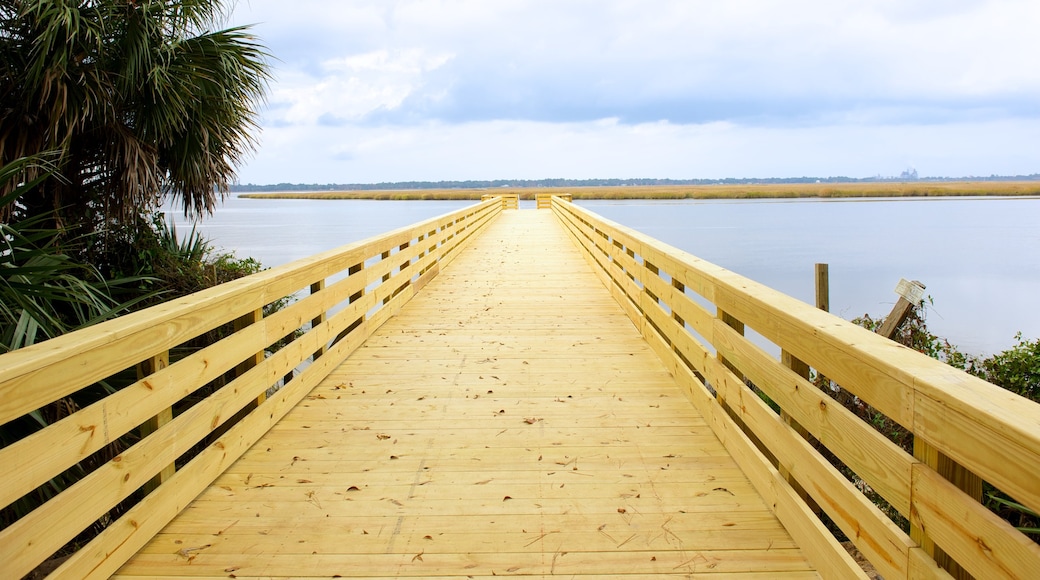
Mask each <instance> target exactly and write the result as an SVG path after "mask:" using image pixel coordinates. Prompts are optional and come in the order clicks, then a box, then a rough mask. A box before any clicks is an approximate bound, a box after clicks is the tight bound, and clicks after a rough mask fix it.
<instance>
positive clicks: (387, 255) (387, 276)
mask: <svg viewBox="0 0 1040 580" xmlns="http://www.w3.org/2000/svg"><path fill="white" fill-rule="evenodd" d="M379 257H380V259H382V260H387V259H389V258H390V251H389V250H387V251H385V252H383V253H382V254H380V255H379ZM389 279H390V272H387V273H386V274H383V282H386V281H387V280H389ZM390 298H391V297H390V296H389V295H388V296H387V297H386V298H383V304H386V303H388V302H390Z"/></svg>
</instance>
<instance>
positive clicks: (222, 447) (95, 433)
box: [0, 199, 504, 578]
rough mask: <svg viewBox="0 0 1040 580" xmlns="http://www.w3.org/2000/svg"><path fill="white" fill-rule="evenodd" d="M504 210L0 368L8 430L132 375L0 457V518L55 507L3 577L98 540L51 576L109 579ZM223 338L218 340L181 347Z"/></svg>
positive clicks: (149, 316)
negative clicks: (28, 502)
mask: <svg viewBox="0 0 1040 580" xmlns="http://www.w3.org/2000/svg"><path fill="white" fill-rule="evenodd" d="M503 207H504V204H503V202H502V200H499V199H495V200H491V201H486V202H482V203H480V204H476V205H473V206H470V207H468V208H465V209H462V210H459V211H456V212H452V213H449V214H445V215H443V216H440V217H437V218H434V219H431V220H427V221H424V222H420V223H418V224H415V225H412V226H408V227H405V228H401V229H398V230H395V231H392V232H389V233H387V234H383V235H380V236H377V237H373V238H370V239H367V240H364V241H360V242H357V243H353V244H349V245H347V246H344V247H342V248H339V249H335V250H332V251H328V252H325V253H321V254H318V255H315V256H312V257H309V258H305V259H303V260H299V261H296V262H293V263H291V264H287V265H285V266H280V267H277V268H273V269H270V270H265V271H263V272H260V273H257V274H254V275H252V276H248V277H246V278H242V279H240V280H236V281H233V282H230V283H227V284H222V285H220V286H217V287H214V288H211V289H208V290H205V291H202V292H199V293H196V294H192V295H190V296H186V297H183V298H178V299H176V300H172V301H170V302H167V303H164V304H161V305H158V306H155V307H152V308H149V309H147V310H142V311H139V312H135V313H132V314H128V315H126V316H123V317H120V318H118V319H115V320H112V321H108V322H105V323H102V324H98V325H96V326H93V327H90V328H87V329H84V330H80V331H77V332H74V333H70V334H67V335H64V336H60V337H57V338H54V339H51V340H48V341H45V342H42V343H39V344H36V345H33V346H30V347H27V348H24V349H21V350H16V351H13V352H10V353H7V354H4V355H2V356H0V425H7V426H8V427H10V426H11V425H20V424H26V423H30V424H31V423H33V420H30V419H31V418H32V417H34V416H37V415H38V414H39V410H40V409H41V408H46V407H47V406H48V405H54V404H58V403H61V402H63V401H70V400H72V399H70V397H78V396H80V395H82V394H83V393H85V392H87V391H92V390H97V389H96V385H97V384H98V383H99V381H109V382H110V383H114V382H117V381H115V379H113V377H118V376H124V377H125V376H126V375H127V373H131V374H133V373H135V372H136V373H137V377H139V378H138V379H137V380H133V379H132V378H131V379H129V381H125V382H129V383H130V384H129V385H128V386H125V387H124V388H120V389H118V390H114V392H111V393H109V394H106V395H105V396H99V397H94V399H96V400H93V401H92V402H90V403H89V404H82V405H81V407H82V408H79V409H78V410H75V411H74V412H72V413H71V414H69V415H68V416H66V417H64V418H62V419H60V420H57V421H54V422H52V423H50V424H48V425H46V426H45V427H42V428H39V429H38V430H35V431H34V432H30V433H27V434H26V435H25V436H24V437H21V438H19V439H18V440H16V441H14V442H9V443H8V444H7V445H6V446H5V447H3V448H2V449H0V465H3V467H4V471H3V474H2V475H0V499H2V501H0V507H7V508H10V507H11V506H12V505H13V504H16V503H17V502H24V501H25V499H26V498H27V497H30V496H31V497H43V498H48V496H50V497H49V499H46V501H45V502H44V503H42V505H39V506H38V507H35V509H32V510H31V511H28V512H27V513H25V514H24V515H22V516H21V517H20V518H18V519H16V520H15V521H13V522H12V523H10V524H9V525H8V526H7V527H6V528H4V529H3V530H0V571H2V574H0V576H3V577H5V578H21V577H22V576H24V575H25V574H27V573H29V572H30V571H32V570H34V569H35V568H36V567H37V566H38V565H40V564H41V563H42V562H44V561H46V560H49V559H51V558H52V556H53V555H54V554H55V553H57V552H59V551H60V550H62V549H63V548H67V546H69V545H70V543H79V540H77V538H81V537H82V536H81V534H83V532H84V531H85V530H89V529H95V530H97V529H100V528H103V531H101V532H100V533H99V534H98V535H97V536H96V537H95V538H93V539H92V540H90V541H89V543H87V544H86V545H84V546H82V547H81V548H80V549H78V550H77V551H75V552H74V553H73V554H72V555H71V557H70V558H69V559H68V560H66V561H65V562H64V563H63V564H61V566H60V567H58V568H57V570H55V571H54V572H53V574H52V576H53V577H56V578H65V577H68V578H95V577H96V578H107V577H108V576H109V575H111V574H112V573H113V572H115V570H116V569H117V568H118V567H119V566H120V565H122V564H123V563H124V562H125V561H126V560H127V559H129V558H130V556H132V555H133V554H134V553H135V552H136V551H137V550H138V549H139V548H140V547H141V546H143V545H144V543H145V542H146V541H147V540H148V539H150V538H151V537H152V536H154V535H155V534H156V533H157V532H158V531H159V530H160V529H161V528H162V527H163V526H164V525H165V524H166V523H168V522H169V521H170V520H171V519H172V518H173V517H174V516H175V515H176V514H177V513H179V512H180V510H182V509H183V508H184V507H185V506H186V505H187V504H188V503H189V502H190V501H192V500H193V499H194V498H195V497H196V496H197V495H198V494H199V493H200V492H201V491H202V490H203V489H204V488H205V487H206V486H207V485H209V483H211V482H212V481H213V480H214V479H215V478H216V477H217V476H218V475H219V474H220V473H221V472H222V471H224V470H225V469H226V468H227V467H228V466H229V465H230V464H231V463H232V462H234V461H235V460H236V459H237V458H238V457H239V456H240V455H241V454H242V453H243V452H244V451H245V450H246V449H248V448H249V447H250V446H251V445H252V444H253V443H254V442H255V441H256V440H257V439H258V438H259V437H260V436H261V435H262V434H263V433H265V432H266V431H267V430H268V429H269V428H270V427H271V426H272V425H273V424H274V423H276V422H277V421H278V420H279V419H280V418H281V417H282V416H284V415H285V413H286V412H288V411H289V410H290V409H291V408H292V407H293V406H294V405H295V404H296V403H298V402H299V401H300V400H301V399H302V398H303V397H304V396H305V395H306V394H307V393H308V392H309V391H310V390H311V389H312V388H313V387H314V386H315V385H317V384H318V382H319V381H321V380H322V379H323V378H325V376H327V375H328V373H329V372H330V371H331V370H332V369H333V368H334V367H335V366H336V365H337V364H339V363H340V362H341V361H342V360H343V359H344V358H346V356H347V355H348V354H350V353H351V352H352V351H353V350H354V349H356V348H357V347H358V346H359V345H360V344H361V342H362V341H363V340H364V339H365V338H367V337H368V336H369V335H370V334H371V333H372V332H373V331H374V330H375V329H376V328H378V327H379V326H380V325H381V324H382V323H383V322H384V321H386V320H387V319H388V318H389V317H391V316H392V315H393V314H394V313H395V312H397V311H398V309H399V308H400V307H401V306H402V305H403V304H404V303H405V302H406V301H407V300H408V299H409V298H410V297H411V296H412V295H413V294H414V293H415V292H416V291H417V290H418V289H419V288H421V287H422V286H423V285H424V284H426V283H427V282H428V281H429V280H430V279H431V278H432V277H433V276H435V275H436V274H437V273H438V272H439V271H440V269H441V268H442V267H443V266H444V265H445V264H447V263H448V261H450V260H451V259H452V258H454V257H455V256H456V255H457V254H458V252H459V249H460V247H461V245H462V244H463V243H465V242H466V241H467V240H469V239H471V237H472V236H473V235H474V234H475V233H477V232H479V231H481V230H482V229H483V228H484V227H485V226H487V225H488V224H489V223H490V222H491V221H492V220H493V219H494V218H495V217H497V216H498V215H500V213H501V211H502V209H503ZM297 295H303V296H302V297H300V298H299V299H297V300H295V301H286V299H287V298H288V297H294V296H297ZM286 302H288V303H287V304H286ZM273 303H280V304H282V305H283V306H282V307H281V308H279V309H276V310H273V312H268V314H269V315H268V316H264V310H265V307H267V306H268V305H271V304H273ZM268 310H269V311H270V310H272V309H270V308H268ZM217 329H223V331H224V333H225V334H226V336H224V337H223V338H221V339H220V340H219V341H218V342H216V343H214V344H211V345H209V346H205V347H202V348H201V349H195V350H189V351H185V350H184V349H182V348H181V347H182V346H183V345H185V344H186V343H189V342H190V341H192V340H193V339H195V338H196V337H199V336H201V335H205V334H207V333H212V332H213V331H215V330H217ZM171 359H172V360H171ZM135 369H136V370H135ZM215 381H216V382H215ZM66 406H67V407H68V406H71V403H66ZM8 431H11V429H8ZM120 442H121V443H122V448H121V451H120V452H119V454H118V455H116V456H115V457H114V458H110V459H106V460H104V461H100V462H99V461H94V462H93V463H95V464H98V465H96V466H94V467H93V468H90V467H85V465H86V464H88V463H91V462H90V461H88V460H89V459H92V458H94V459H96V458H97V457H98V452H99V451H102V450H103V449H105V448H108V447H110V446H112V445H113V444H116V443H120ZM56 478H62V480H63V481H66V482H67V483H68V485H67V486H63V487H64V488H63V489H55V485H54V482H55V481H56ZM69 479H74V481H71V482H68V481H67V480H69ZM142 496H143V498H142ZM128 498H130V499H131V500H133V499H135V498H140V500H139V502H138V503H136V505H133V506H132V507H130V506H128V505H127V500H128ZM114 510H115V511H114Z"/></svg>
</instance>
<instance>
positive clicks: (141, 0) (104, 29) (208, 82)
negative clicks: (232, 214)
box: [0, 0, 269, 228]
mask: <svg viewBox="0 0 1040 580" xmlns="http://www.w3.org/2000/svg"><path fill="white" fill-rule="evenodd" d="M223 16H224V9H223V7H222V3H221V2H220V0H2V2H0V166H3V165H6V164H8V163H10V162H12V161H14V160H15V159H18V158H21V157H27V156H30V155H33V154H37V153H39V152H42V151H47V150H57V151H59V152H60V159H59V161H58V162H57V166H58V173H59V176H58V177H59V178H55V179H47V180H45V181H44V182H43V183H42V184H41V185H40V186H38V187H35V188H33V189H32V190H31V191H29V192H27V193H25V194H24V195H22V196H21V197H20V198H19V200H18V202H17V203H16V204H15V203H8V204H6V205H5V206H4V207H0V219H3V220H7V219H10V218H11V216H12V215H14V214H15V213H21V214H25V215H27V216H31V215H39V214H46V213H49V212H52V211H57V212H59V213H57V214H55V215H58V216H60V217H59V219H58V223H59V225H60V224H62V223H64V225H79V226H90V227H94V228H98V227H99V226H100V227H104V226H106V225H111V224H123V223H129V222H132V221H134V220H135V219H137V218H139V217H140V216H142V215H147V214H148V213H150V212H151V211H153V210H154V209H155V208H157V207H158V205H159V203H160V202H161V201H162V200H163V198H164V197H166V196H172V197H173V198H174V199H175V200H177V201H179V202H180V203H181V204H182V205H183V207H184V211H185V213H186V214H193V215H200V214H202V213H208V212H211V211H212V209H213V208H214V206H215V203H216V201H217V200H218V199H219V197H220V196H221V195H223V194H225V193H226V192H227V190H228V186H229V183H231V182H232V181H233V179H234V170H235V166H236V165H237V164H238V162H240V161H241V159H242V158H243V156H244V155H246V154H248V153H250V152H251V151H252V150H253V148H254V147H255V129H256V128H257V125H256V119H257V113H256V106H257V105H258V104H259V101H260V100H262V98H263V96H264V92H265V89H266V86H267V81H268V80H269V68H268V64H267V54H266V52H265V49H264V48H263V47H262V46H260V45H259V44H258V43H257V41H256V39H255V38H254V37H253V36H251V35H250V33H249V30H248V28H247V27H236V28H230V29H226V30H216V31H214V30H212V29H213V28H214V27H215V26H214V25H215V24H216V23H217V22H218V21H219V20H220V19H221V18H222V17H223ZM35 177H36V175H34V174H32V173H31V172H30V173H29V174H27V175H25V179H23V180H22V181H30V180H32V179H34V178H35ZM12 183H13V184H14V185H16V183H14V182H12ZM12 187H13V185H12ZM9 192H10V190H7V191H0V195H2V194H5V193H9Z"/></svg>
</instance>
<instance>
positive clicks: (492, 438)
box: [117, 211, 811, 578]
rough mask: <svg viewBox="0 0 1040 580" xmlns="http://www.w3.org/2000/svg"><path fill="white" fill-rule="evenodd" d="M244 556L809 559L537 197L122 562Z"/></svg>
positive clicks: (560, 568) (195, 565)
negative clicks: (534, 206) (535, 204)
mask: <svg viewBox="0 0 1040 580" xmlns="http://www.w3.org/2000/svg"><path fill="white" fill-rule="evenodd" d="M226 570H234V571H235V574H236V575H241V576H292V575H302V576H315V577H328V576H330V575H340V576H342V577H351V576H388V577H400V576H416V577H431V576H455V577H465V576H474V577H491V576H493V575H496V574H500V575H539V576H541V575H545V576H548V575H552V574H561V575H567V576H570V575H574V574H593V575H603V576H607V575H612V574H614V573H617V572H618V571H621V570H623V571H624V572H625V573H626V574H661V573H663V574H683V575H685V574H690V573H695V572H698V571H700V572H710V571H714V572H762V571H769V572H771V574H770V575H771V576H773V577H786V576H787V574H790V575H791V576H792V577H805V576H807V575H810V572H809V571H810V570H811V568H810V566H809V564H808V563H807V562H806V560H805V558H804V556H803V555H802V553H801V551H800V550H799V549H798V547H797V546H795V545H794V543H793V542H792V540H791V538H790V536H789V535H788V534H787V533H786V531H785V530H784V528H783V527H782V526H781V525H780V523H779V522H778V521H777V519H776V517H775V516H774V515H773V514H772V512H770V510H769V508H768V507H767V506H766V505H765V503H764V502H763V501H762V498H761V497H760V496H759V495H758V493H757V492H756V491H755V489H754V487H752V486H751V484H750V483H749V482H748V480H747V477H746V476H745V475H744V474H743V473H742V472H741V471H740V469H739V468H738V467H737V465H736V464H735V462H734V461H733V459H732V458H731V457H729V455H728V453H727V452H726V450H725V448H724V447H723V446H722V444H721V443H720V442H719V440H718V438H717V437H716V436H715V435H714V434H713V433H712V431H711V429H710V428H709V427H708V425H707V424H706V423H705V421H704V419H703V418H702V417H701V416H700V415H699V414H698V413H697V411H696V410H695V409H694V408H693V407H692V406H691V405H690V404H689V402H688V401H686V399H685V397H684V396H683V394H682V392H681V391H680V389H679V388H678V387H677V386H676V384H675V382H674V380H673V379H672V377H671V376H670V375H669V373H668V371H667V370H665V368H664V366H663V365H662V364H661V361H660V360H659V359H658V358H657V356H656V355H655V354H654V353H653V351H651V350H650V348H649V346H648V345H647V343H646V341H644V340H643V339H642V337H641V336H640V335H639V332H638V331H637V330H636V328H635V327H634V326H633V325H632V323H631V322H630V321H629V320H628V318H627V317H626V316H625V314H624V312H622V310H621V308H620V307H619V306H618V305H617V303H616V302H614V300H613V299H612V298H611V296H610V294H609V293H608V292H607V290H606V289H605V288H604V287H603V285H602V284H599V283H598V280H597V279H596V278H595V276H594V275H593V274H592V271H591V270H590V268H589V266H588V264H586V263H585V261H584V260H583V259H582V258H581V256H580V255H579V254H578V252H577V250H576V249H575V248H574V245H573V243H572V242H571V240H569V239H568V238H567V235H566V233H565V232H564V231H563V229H562V228H560V227H559V225H558V224H557V223H556V220H555V217H554V216H553V215H552V214H551V213H549V212H534V211H522V212H509V213H507V214H505V215H503V216H502V217H501V218H500V219H498V220H496V222H495V223H494V224H492V225H491V226H490V227H489V229H488V231H487V232H486V233H485V234H483V235H482V236H480V238H479V239H478V240H476V241H475V242H474V243H473V245H471V246H470V247H469V248H468V249H467V251H466V252H465V254H463V255H462V256H460V257H459V258H458V259H457V260H456V261H455V262H454V263H453V264H452V266H451V267H450V268H449V269H447V270H445V271H444V272H442V273H441V275H439V276H438V277H437V278H436V279H435V280H434V281H433V282H431V283H430V284H429V286H427V287H426V288H425V289H424V290H423V292H421V293H420V294H419V295H417V296H416V297H415V298H414V299H413V300H412V301H411V302H409V303H408V304H407V305H406V306H405V307H404V308H403V309H402V310H401V312H400V313H399V314H398V315H397V316H395V317H394V318H393V319H391V320H390V321H389V322H387V323H386V324H385V325H383V327H382V328H380V329H379V331H378V332H376V334H375V335H373V336H372V337H371V338H369V339H368V341H367V342H366V343H365V344H364V345H363V346H362V347H361V348H359V349H358V350H357V351H356V352H355V353H354V354H353V355H351V356H350V357H349V358H348V359H347V360H346V361H344V363H343V364H342V365H340V366H339V367H338V368H337V369H336V370H335V371H333V372H332V373H331V374H330V375H329V377H328V378H327V379H325V380H324V381H323V382H322V383H321V384H320V385H319V386H318V387H317V388H315V389H314V390H313V391H312V392H311V393H310V394H309V395H308V396H307V397H306V399H305V400H304V401H303V402H301V403H300V404H299V405H297V407H296V408H295V409H293V410H292V411H290V412H289V414H288V415H286V417H285V418H284V419H282V420H281V421H280V422H279V423H278V424H277V425H275V426H274V427H273V428H272V429H271V430H270V431H269V432H268V434H267V435H265V436H264V437H263V438H261V439H260V441H258V442H257V444H256V445H254V446H253V447H252V448H251V449H250V450H249V451H247V452H246V453H245V455H243V456H242V458H241V459H240V460H239V461H238V462H237V463H235V464H234V465H232V466H231V467H230V468H229V469H228V470H227V471H226V472H225V473H224V474H223V475H222V476H221V477H219V478H218V479H217V480H216V481H214V482H213V484H212V485H211V486H210V487H209V488H208V489H207V490H206V491H205V492H203V494H202V495H201V496H199V498H198V499H197V500H195V501H194V502H193V503H192V504H191V505H190V506H189V507H188V508H187V509H186V510H185V511H184V512H183V513H182V514H181V515H180V516H178V517H177V518H176V519H174V520H173V522H171V523H170V525H169V526H168V527H167V529H166V530H164V531H163V532H162V533H160V534H159V535H158V536H156V538H155V540H153V541H152V542H151V543H150V544H149V545H148V546H146V547H145V548H144V549H143V550H142V551H141V553H140V554H138V555H137V556H135V557H134V558H132V559H131V560H130V562H128V563H127V565H126V566H124V567H123V568H122V570H120V572H119V574H117V577H119V578H153V577H159V576H163V577H165V576H181V577H186V576H191V575H198V576H203V577H207V576H221V575H223V574H225V571H226ZM780 571H782V572H783V574H780V573H779V572H780Z"/></svg>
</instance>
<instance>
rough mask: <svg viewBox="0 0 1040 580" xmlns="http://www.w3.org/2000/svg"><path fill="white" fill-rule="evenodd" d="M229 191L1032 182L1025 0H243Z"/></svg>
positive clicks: (1031, 81)
mask: <svg viewBox="0 0 1040 580" xmlns="http://www.w3.org/2000/svg"><path fill="white" fill-rule="evenodd" d="M231 23H232V24H254V25H255V26H254V31H255V33H256V34H257V36H259V37H260V39H261V40H262V42H263V43H264V44H265V45H266V46H267V47H268V49H269V51H270V52H271V54H272V55H274V57H275V59H276V60H274V61H273V65H274V74H275V80H274V82H273V83H272V85H271V90H270V94H269V97H268V102H267V104H266V105H265V107H264V109H263V113H262V126H263V130H262V133H261V135H260V148H259V150H258V152H257V153H256V155H255V156H254V157H253V158H252V159H251V160H250V161H249V162H247V163H246V164H245V165H244V166H243V167H241V168H240V171H239V176H240V178H241V181H242V182H243V183H256V184H269V183H280V182H292V183H371V182H380V181H406V180H433V181H438V180H465V179H539V178H551V177H563V178H575V179H582V178H622V179H624V178H633V177H651V178H709V179H710V178H724V177H738V178H739V177H794V176H837V175H844V176H849V177H868V176H874V175H883V176H893V175H898V174H899V173H900V172H902V171H903V170H906V169H908V168H915V169H916V170H917V171H918V172H919V174H920V175H921V176H922V177H924V176H958V177H959V176H969V175H991V174H1000V175H1007V174H1032V173H1040V33H1038V32H1037V31H1038V30H1040V2H1037V0H995V1H982V0H784V1H767V0H726V1H722V0H711V1H707V0H400V1H391V0H292V1H286V0H238V4H237V6H236V8H235V11H234V13H233V15H232V17H231Z"/></svg>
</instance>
